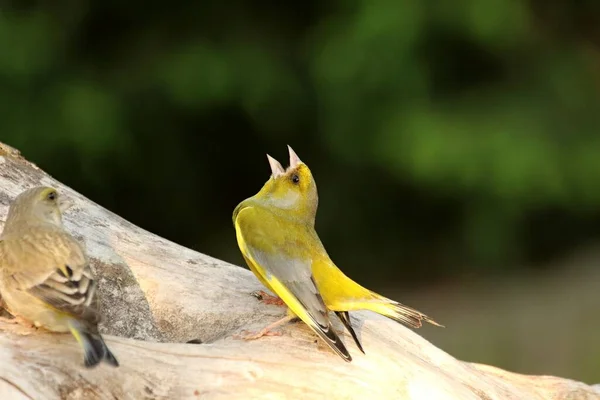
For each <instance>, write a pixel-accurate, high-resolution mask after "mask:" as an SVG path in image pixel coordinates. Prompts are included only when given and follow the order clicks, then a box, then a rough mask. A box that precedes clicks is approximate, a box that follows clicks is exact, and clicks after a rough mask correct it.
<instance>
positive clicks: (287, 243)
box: [235, 207, 352, 361]
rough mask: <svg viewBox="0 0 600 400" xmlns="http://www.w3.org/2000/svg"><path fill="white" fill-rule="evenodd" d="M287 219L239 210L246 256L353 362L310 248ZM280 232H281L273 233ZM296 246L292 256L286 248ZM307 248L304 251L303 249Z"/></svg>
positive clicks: (239, 230)
mask: <svg viewBox="0 0 600 400" xmlns="http://www.w3.org/2000/svg"><path fill="white" fill-rule="evenodd" d="M283 223H284V221H280V220H278V217H276V216H274V215H272V214H271V213H270V212H268V211H266V210H261V209H257V208H254V207H245V208H242V209H241V210H238V213H237V216H236V219H235V226H236V232H237V235H238V243H240V247H241V250H242V253H243V254H244V256H246V257H247V258H248V259H250V260H252V262H253V263H254V264H255V266H256V267H257V268H256V269H257V271H258V273H260V274H261V275H262V277H263V278H264V279H265V280H266V281H267V282H269V285H270V286H271V288H272V289H273V290H274V291H275V292H276V294H277V295H278V296H279V297H280V298H281V299H282V300H283V301H284V302H285V303H286V304H287V306H288V307H289V308H290V309H291V310H292V311H293V312H294V313H295V314H296V315H297V316H298V317H299V318H300V319H302V321H304V322H305V323H306V324H307V325H308V326H309V327H310V328H312V329H313V331H314V332H315V333H316V334H317V335H319V336H320V337H321V338H322V339H323V340H324V341H325V342H326V343H327V344H328V345H329V346H330V347H331V348H332V349H333V350H334V351H335V352H336V353H337V354H339V355H340V356H341V357H342V358H343V359H344V360H346V361H351V360H352V357H351V356H350V354H349V353H348V350H347V349H346V347H345V345H344V343H343V342H342V340H341V339H340V338H339V336H338V335H337V333H336V332H335V330H334V329H333V326H332V325H331V321H330V320H329V316H328V310H327V307H326V306H325V303H324V302H323V299H322V297H321V295H320V293H319V291H318V289H317V286H316V284H315V281H314V278H313V276H312V270H311V263H312V261H311V260H310V259H307V258H304V257H302V256H300V255H302V254H305V255H310V248H308V247H307V245H306V244H305V243H303V242H302V241H299V240H298V239H297V238H296V237H294V234H293V232H290V230H289V229H288V228H289V227H286V226H279V225H280V224H283ZM273 232H277V233H278V234H273ZM290 248H293V249H294V253H295V254H297V255H298V256H292V255H290V254H289V252H287V251H286V249H290ZM303 250H304V251H303Z"/></svg>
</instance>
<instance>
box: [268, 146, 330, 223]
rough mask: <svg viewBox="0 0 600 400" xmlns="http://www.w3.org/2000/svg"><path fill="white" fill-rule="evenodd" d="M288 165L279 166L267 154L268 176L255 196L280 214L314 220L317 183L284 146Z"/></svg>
mask: <svg viewBox="0 0 600 400" xmlns="http://www.w3.org/2000/svg"><path fill="white" fill-rule="evenodd" d="M288 152H289V156H290V165H289V167H288V168H287V169H285V170H284V169H283V167H282V166H281V164H280V163H279V161H277V160H276V159H274V158H273V157H271V156H270V155H268V154H267V159H268V160H269V165H270V166H271V177H270V178H269V180H268V181H267V182H266V183H265V184H264V186H263V187H262V189H261V190H260V192H258V194H257V195H256V198H258V199H259V200H261V201H263V202H265V203H266V204H267V205H268V206H270V207H273V208H275V209H277V211H279V212H280V213H282V214H285V215H288V216H290V217H292V218H294V219H299V220H302V221H305V222H312V223H313V224H314V220H315V216H316V214H317V206H318V203H319V197H318V194H317V184H316V183H315V180H314V179H313V176H312V173H311V172H310V169H309V168H308V166H307V165H306V164H304V163H303V162H302V160H300V157H298V155H297V154H296V152H294V150H293V149H292V148H291V147H290V146H288Z"/></svg>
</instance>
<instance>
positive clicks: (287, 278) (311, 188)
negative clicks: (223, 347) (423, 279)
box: [233, 146, 440, 361]
mask: <svg viewBox="0 0 600 400" xmlns="http://www.w3.org/2000/svg"><path fill="white" fill-rule="evenodd" d="M288 150H289V158H290V166H289V167H288V168H287V169H285V170H284V168H283V167H282V166H281V164H280V163H279V162H278V161H277V160H275V159H274V158H272V157H271V156H268V155H267V157H268V160H269V164H270V166H271V177H270V179H269V180H268V181H267V182H266V183H265V184H264V186H263V187H262V189H261V190H260V191H259V192H258V193H257V194H256V195H255V196H253V197H250V198H248V199H246V200H244V201H243V202H241V203H240V204H239V205H238V206H237V207H236V209H235V211H234V212H233V222H234V226H235V229H236V236H237V241H238V245H239V247H240V250H241V252H242V254H243V256H244V259H245V260H246V262H247V263H248V266H249V267H250V269H251V270H252V272H254V274H255V275H256V276H257V277H258V279H259V280H260V281H261V282H262V283H263V284H264V285H265V286H266V287H267V288H269V289H270V290H271V291H273V292H274V293H276V294H277V295H278V296H279V297H280V298H281V299H282V300H283V301H284V302H285V304H286V305H287V306H288V307H289V308H290V312H289V315H288V316H287V317H286V318H284V319H282V320H280V321H277V322H276V323H275V324H271V325H270V326H268V327H266V328H265V329H263V330H262V331H260V332H258V333H257V334H254V335H249V336H247V337H246V338H247V339H255V338H258V337H260V336H263V335H267V334H269V333H270V329H272V328H273V327H275V326H277V325H279V324H281V323H283V322H286V321H289V320H291V319H293V318H294V317H296V316H297V317H299V318H300V319H301V320H302V321H304V322H305V323H306V324H307V325H308V326H309V327H310V328H311V329H312V330H313V331H315V333H317V334H318V335H319V336H320V337H321V338H322V339H323V340H325V342H326V343H327V344H328V345H329V346H330V347H331V348H332V349H333V350H334V351H335V352H336V353H338V354H339V355H340V356H341V357H342V358H343V359H344V360H346V361H351V360H352V358H351V356H350V354H349V353H348V351H347V349H346V347H345V346H344V344H343V342H342V341H341V340H340V338H339V337H338V335H337V333H336V332H335V331H334V330H333V327H332V326H331V322H330V320H329V316H328V311H334V312H335V313H336V315H337V316H338V317H339V318H340V320H341V321H342V323H343V324H344V326H345V327H346V328H347V329H348V330H349V332H350V333H351V335H352V337H353V339H354V340H355V342H356V344H357V346H358V347H359V349H360V350H361V351H362V350H363V349H362V346H361V344H360V342H359V340H358V338H357V336H356V334H355V332H354V330H353V328H352V326H351V323H350V317H349V314H348V311H354V310H370V311H374V312H376V313H378V314H381V315H384V316H386V317H388V318H391V319H393V320H395V321H398V322H402V323H404V324H406V325H409V326H411V327H414V328H418V327H420V326H421V325H422V321H427V322H429V323H431V324H433V325H438V326H440V325H439V324H437V323H436V322H435V321H433V320H432V319H431V318H429V317H427V316H426V315H425V314H423V313H421V312H419V311H417V310H414V309H412V308H410V307H407V306H405V305H403V304H400V303H398V302H396V301H394V300H390V299H388V298H386V297H383V296H381V295H379V294H377V293H375V292H373V291H371V290H369V289H366V288H364V287H362V286H361V285H359V284H358V283H356V282H354V281H353V280H352V279H350V278H348V277H347V276H346V275H345V274H344V273H343V272H342V271H341V270H340V269H339V268H337V266H336V265H335V264H334V263H333V261H332V260H331V259H330V258H329V255H328V254H327V251H326V250H325V248H324V247H323V244H322V243H321V240H320V239H319V236H318V235H317V232H316V231H315V217H316V214H317V207H318V194H317V185H316V183H315V180H314V179H313V176H312V174H311V172H310V169H309V168H308V166H307V165H306V164H304V163H303V162H302V161H301V160H300V158H299V157H298V156H297V155H296V153H295V152H294V151H293V150H292V148H291V147H289V146H288ZM363 352H364V351H363Z"/></svg>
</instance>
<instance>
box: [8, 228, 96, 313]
mask: <svg viewBox="0 0 600 400" xmlns="http://www.w3.org/2000/svg"><path fill="white" fill-rule="evenodd" d="M0 247H1V251H0V254H1V255H2V272H3V279H4V280H5V285H6V284H8V285H10V286H11V287H14V288H15V289H17V290H23V291H26V292H28V293H29V294H31V295H32V296H34V297H36V298H38V299H40V300H41V301H43V302H44V303H46V304H47V305H49V306H51V307H52V308H54V309H56V310H57V311H59V312H63V313H66V314H69V315H71V316H74V317H76V318H78V319H83V320H87V321H90V322H95V323H97V322H98V320H99V315H98V313H97V312H96V311H95V310H94V308H95V307H90V306H92V305H93V301H94V300H95V296H94V295H95V292H96V282H95V281H94V277H93V274H92V270H91V268H90V265H89V262H88V260H87V257H86V256H85V254H84V252H83V249H82V247H81V246H80V245H79V244H78V243H77V242H76V241H75V239H73V238H72V237H71V236H70V235H68V234H67V233H66V232H58V231H50V232H46V231H39V232H35V231H34V232H30V233H28V234H25V235H21V236H19V237H15V238H11V237H8V238H4V240H3V241H2V242H0ZM24 266H25V268H23V267H24ZM7 280H11V282H10V283H9V282H7Z"/></svg>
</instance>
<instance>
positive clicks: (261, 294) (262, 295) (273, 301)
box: [251, 290, 286, 307]
mask: <svg viewBox="0 0 600 400" xmlns="http://www.w3.org/2000/svg"><path fill="white" fill-rule="evenodd" d="M251 295H252V296H254V297H256V298H257V299H258V301H260V302H261V303H264V304H270V305H274V306H282V307H283V306H285V305H286V304H285V302H284V301H283V300H281V299H280V298H279V297H277V296H271V295H270V294H268V293H267V292H265V291H264V290H257V291H255V292H252V293H251Z"/></svg>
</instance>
